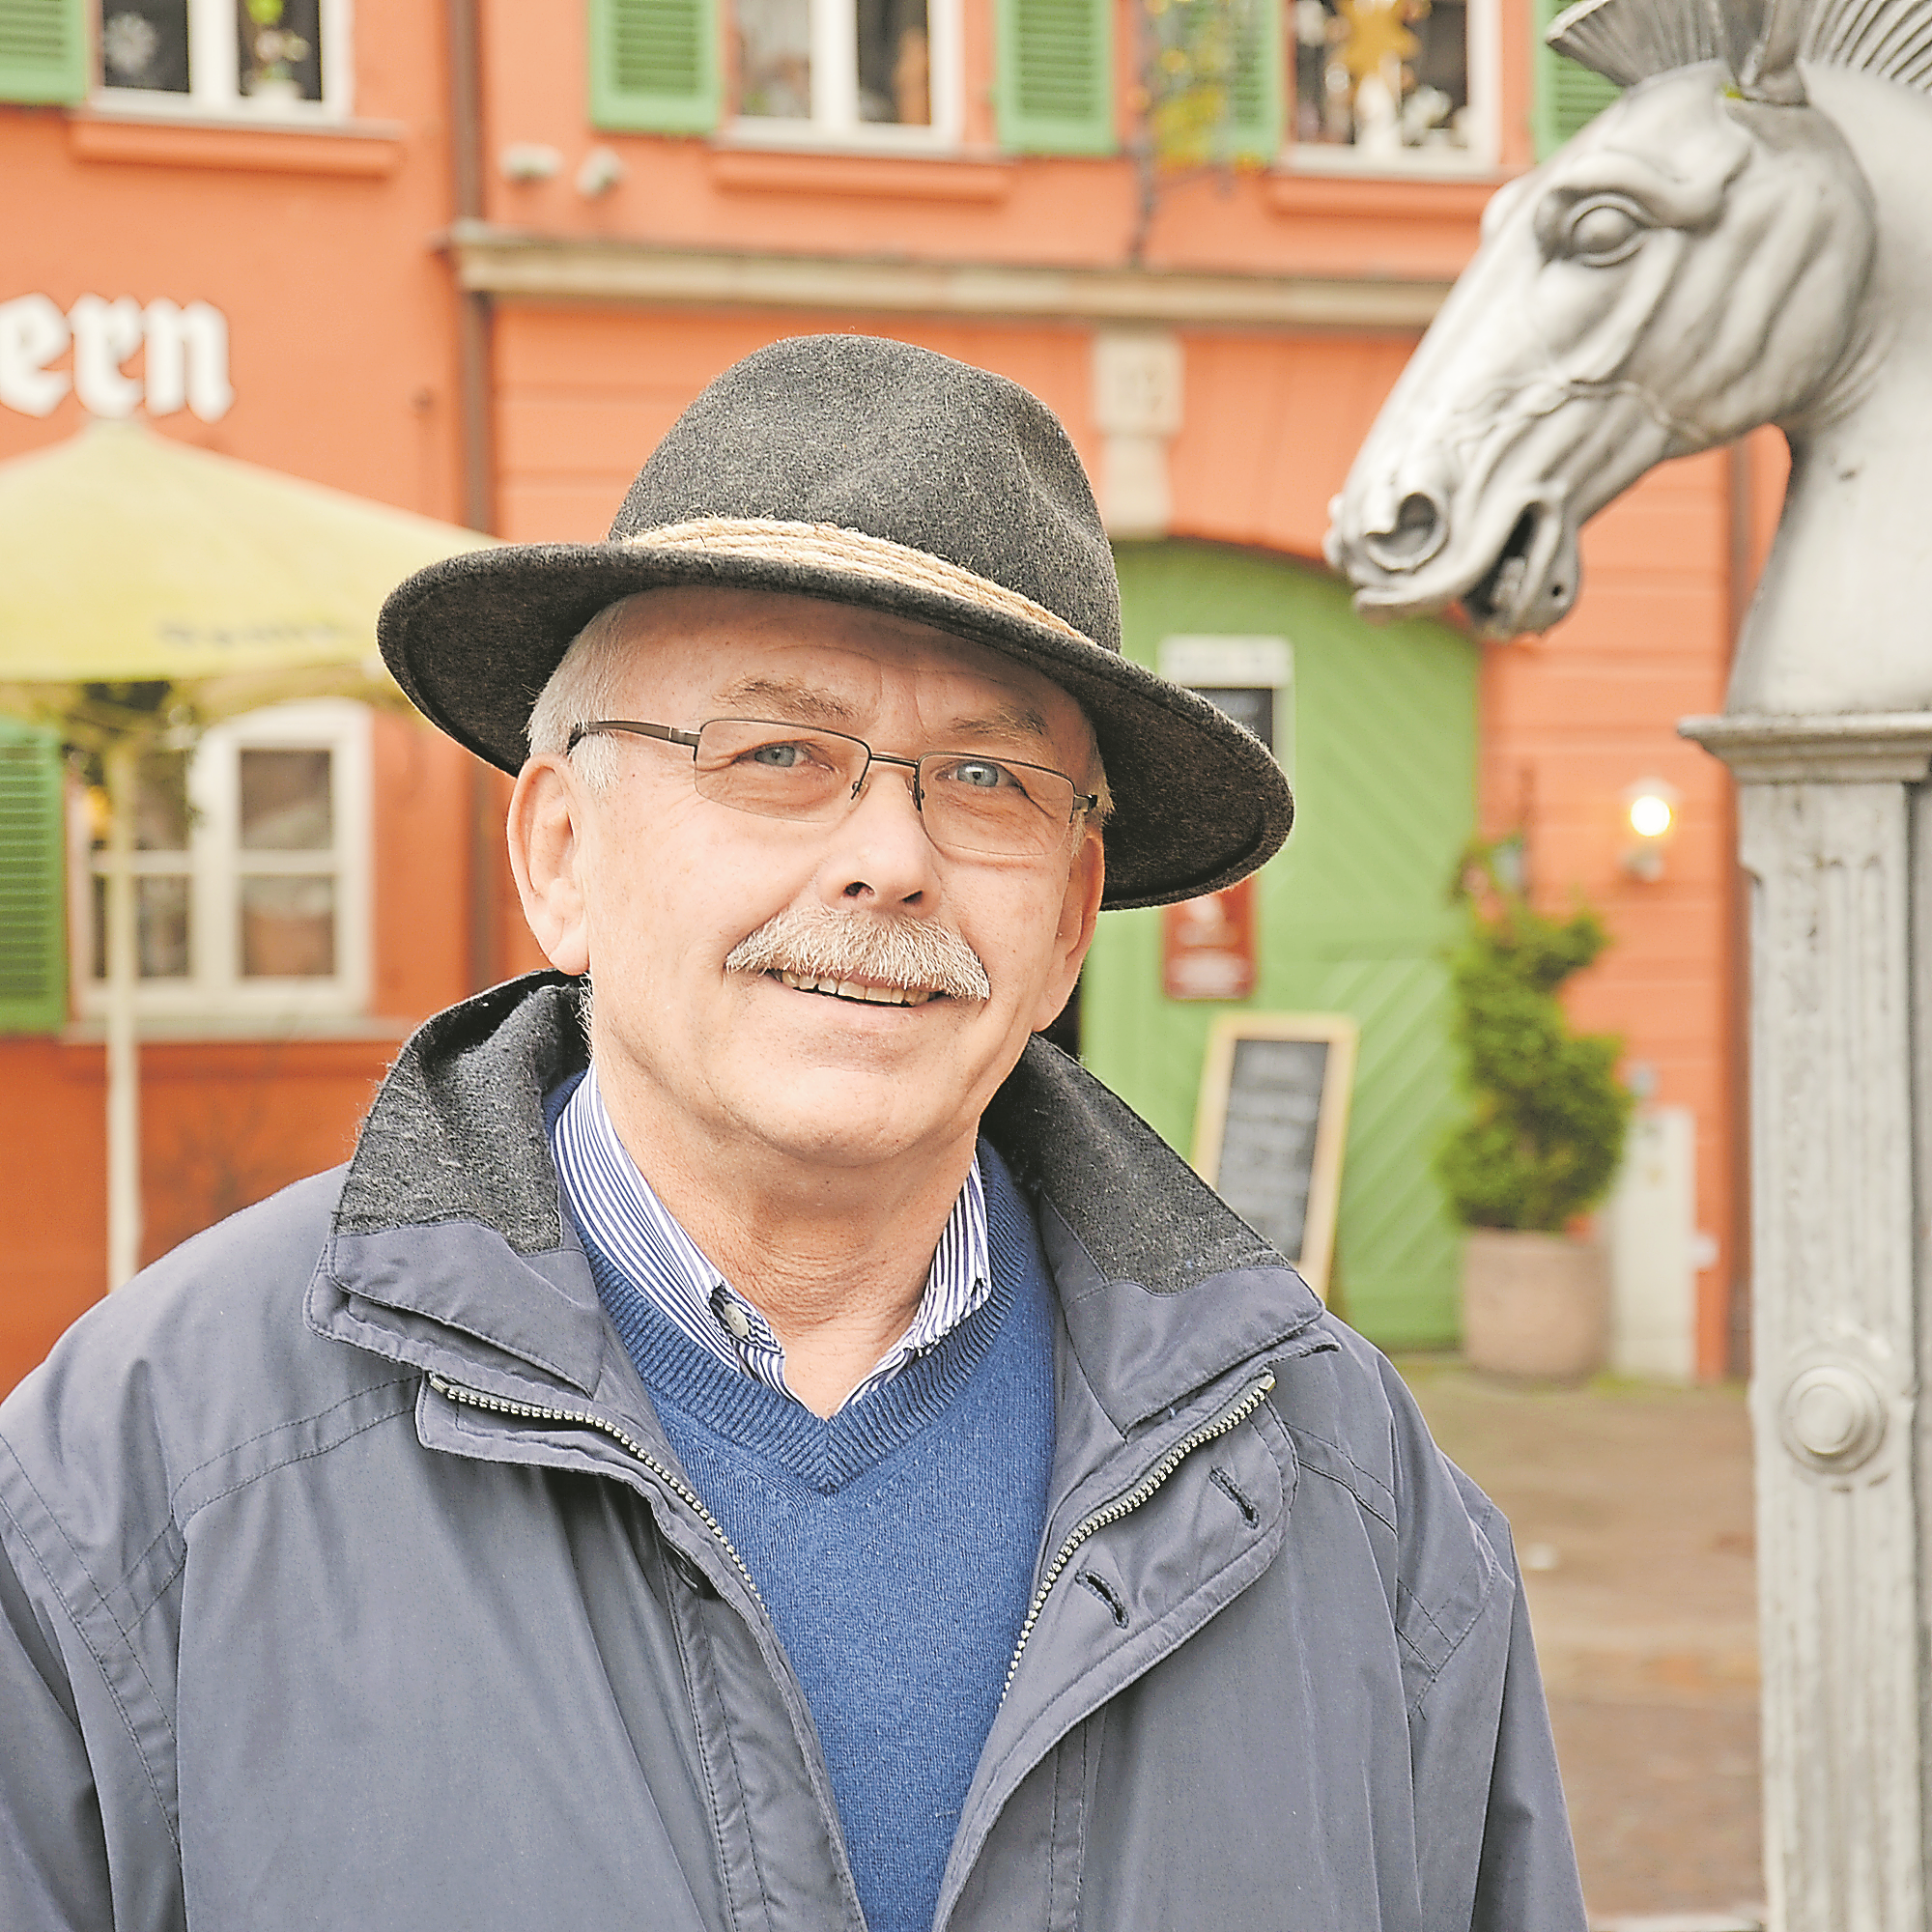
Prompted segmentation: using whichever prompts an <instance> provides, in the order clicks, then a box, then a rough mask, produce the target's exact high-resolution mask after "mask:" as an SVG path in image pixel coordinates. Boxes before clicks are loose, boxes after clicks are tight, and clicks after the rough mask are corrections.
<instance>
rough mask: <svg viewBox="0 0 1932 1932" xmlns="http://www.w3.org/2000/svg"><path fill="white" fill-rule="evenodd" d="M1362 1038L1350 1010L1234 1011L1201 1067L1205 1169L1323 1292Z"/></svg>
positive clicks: (1220, 1025)
mask: <svg viewBox="0 0 1932 1932" xmlns="http://www.w3.org/2000/svg"><path fill="white" fill-rule="evenodd" d="M1355 1038H1356V1027H1355V1022H1354V1021H1353V1020H1352V1019H1351V1018H1350V1016H1349V1015H1348V1014H1347V1013H1229V1014H1226V1015H1224V1016H1223V1017H1222V1018H1221V1019H1219V1020H1217V1021H1216V1022H1215V1023H1214V1030H1213V1032H1212V1033H1211V1034H1210V1035H1209V1036H1208V1058H1207V1061H1206V1063H1205V1065H1203V1067H1202V1070H1201V1106H1200V1110H1199V1112H1198V1113H1197V1115H1196V1117H1195V1122H1196V1124H1195V1132H1194V1166H1195V1170H1196V1171H1197V1172H1198V1173H1199V1174H1200V1176H1201V1178H1202V1179H1204V1180H1206V1181H1207V1182H1208V1185H1209V1186H1210V1187H1212V1188H1213V1189H1214V1190H1215V1191H1216V1192H1217V1193H1218V1194H1219V1195H1220V1196H1221V1198H1222V1200H1224V1201H1225V1202H1226V1203H1227V1204H1228V1206H1229V1207H1230V1208H1233V1209H1234V1210H1235V1212H1236V1213H1237V1214H1238V1215H1239V1216H1240V1217H1241V1219H1242V1220H1244V1221H1245V1222H1246V1223H1247V1224H1248V1226H1249V1227H1251V1228H1252V1229H1254V1231H1255V1232H1256V1234H1258V1235H1260V1236H1262V1237H1263V1238H1264V1240H1266V1241H1268V1242H1269V1243H1270V1244H1271V1245H1272V1246H1274V1247H1275V1248H1277V1249H1279V1250H1280V1252H1281V1253H1282V1254H1284V1255H1286V1256H1287V1257H1288V1259H1289V1260H1290V1261H1292V1262H1293V1264H1294V1265H1295V1267H1296V1268H1297V1269H1298V1270H1299V1271H1300V1273H1301V1275H1302V1278H1303V1279H1304V1280H1305V1281H1306V1282H1307V1283H1308V1285H1309V1287H1311V1288H1312V1289H1314V1291H1315V1292H1316V1293H1317V1294H1322V1295H1325V1294H1326V1293H1327V1290H1328V1268H1329V1264H1330V1262H1331V1260H1332V1258H1333V1256H1334V1252H1335V1208H1336V1203H1337V1201H1338V1199H1339V1198H1340V1195H1341V1191H1342V1150H1343V1147H1344V1145H1345V1144H1346V1142H1347V1140H1348V1135H1349V1095H1350V1090H1351V1088H1352V1086H1353V1082H1354V1074H1355Z"/></svg>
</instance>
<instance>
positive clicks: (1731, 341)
mask: <svg viewBox="0 0 1932 1932" xmlns="http://www.w3.org/2000/svg"><path fill="white" fill-rule="evenodd" d="M1549 38H1550V41H1551V43H1552V44H1554V45H1555V46H1556V47H1558V48H1559V50H1561V51H1562V52H1565V53H1567V54H1569V55H1571V56H1572V57H1573V58H1575V59H1577V60H1579V61H1581V62H1583V63H1584V64H1585V65H1586V66H1589V67H1591V68H1594V69H1595V70H1596V71H1598V72H1600V73H1603V74H1605V75H1606V76H1607V77H1609V78H1610V79H1612V80H1614V81H1616V82H1618V83H1619V84H1620V85H1622V86H1624V87H1626V88H1627V89H1628V90H1629V91H1628V92H1627V93H1626V94H1625V95H1624V96H1623V97H1622V98H1621V99H1619V100H1618V101H1617V102H1616V103H1615V104H1614V105H1613V106H1611V107H1610V108H1608V109H1606V110H1605V112H1604V113H1603V114H1602V115H1601V116H1599V117H1598V119H1597V120H1596V121H1594V122H1593V123H1591V125H1590V126H1589V127H1588V128H1585V129H1584V130H1583V132H1582V133H1580V134H1579V135H1578V136H1577V138H1576V139H1575V140H1574V141H1572V142H1571V143H1570V144H1569V145H1568V146H1567V147H1565V148H1563V149H1562V150H1560V151H1559V152H1558V153H1557V154H1556V155H1555V156H1552V157H1551V158H1550V159H1549V160H1548V161H1547V162H1546V163H1545V164H1544V165H1543V166H1542V167H1540V168H1538V169H1537V170H1536V171H1535V172H1534V173H1532V174H1529V175H1526V176H1524V177H1522V178H1521V179H1520V180H1519V181H1516V182H1512V183H1511V184H1509V185H1507V186H1505V187H1504V188H1503V189H1502V190H1501V191H1500V192H1499V193H1498V194H1497V195H1496V196H1495V197H1494V198H1493V200H1492V202H1491V204H1490V206H1489V209H1488V210H1487V211H1486V213H1485V216H1484V221H1483V242H1482V246H1481V248H1480V249H1479V251H1478V253H1477V255H1476V257H1475V259H1474V261H1473V262H1472V263H1471V264H1470V266H1469V268H1468V269H1467V270H1465V271H1464V273H1463V277H1462V279H1461V280H1460V281H1459V282H1458V284H1457V286H1456V288H1455V290H1454V292H1453V293H1452V295H1451V296H1450V298H1449V300H1448V301H1447V303H1445V305H1444V306H1443V309H1442V311H1441V313H1440V314H1439V315H1438V316H1437V317H1436V319H1435V324H1434V325H1433V326H1432V327H1431V328H1430V330H1429V333H1428V335H1427V336H1426V337H1425V338H1424V340H1423V342H1422V345H1421V347H1420V348H1419V349H1418V350H1417V352H1416V354H1415V356H1414V358H1413V359H1412V360H1411V361H1410V363H1409V365H1408V367H1407V368H1406V370H1405V371H1404V373H1403V376H1402V379H1401V381H1400V382H1399V383H1398V384H1397V385H1396V388H1395V390H1394V391H1393V393H1392V394H1391V395H1390V397H1389V400H1388V402H1387V403H1386V405H1385V406H1384V407H1383V410H1382V412H1381V414H1380V416H1379V417H1378V419H1377V422H1376V424H1375V427H1374V429H1373V430H1372V431H1371V433H1370V435H1369V438H1368V440H1367V441H1366V442H1365V443H1364V444H1363V446H1362V450H1361V453H1360V454H1359V456H1358V457H1357V458H1356V461H1355V464H1354V468H1353V469H1352V470H1351V471H1350V476H1349V480H1348V484H1347V487H1346V488H1345V490H1344V491H1343V493H1342V495H1341V496H1340V497H1337V498H1336V499H1335V502H1334V503H1333V505H1332V506H1331V516H1332V519H1333V525H1332V527H1331V529H1330V531H1329V534H1328V541H1327V554H1328V558H1329V561H1330V562H1331V563H1332V564H1334V565H1335V566H1336V567H1338V568H1339V569H1342V570H1344V571H1346V572H1347V573H1348V575H1349V576H1350V578H1351V579H1352V580H1353V582H1354V584H1355V587H1356V599H1355V601H1356V605H1357V608H1358V609H1360V610H1362V611H1365V612H1377V611H1381V612H1388V613H1391V614H1393V613H1399V612H1407V611H1429V610H1438V609H1440V608H1442V607H1443V606H1444V605H1446V604H1449V603H1452V602H1457V601H1460V602H1461V603H1462V605H1463V609H1464V611H1466V612H1467V613H1468V615H1469V617H1470V618H1471V620H1472V621H1473V622H1474V623H1475V624H1476V626H1477V627H1478V628H1479V629H1480V630H1481V631H1483V632H1485V633H1486V634H1488V635H1490V636H1493V637H1511V636H1515V635H1517V634H1519V633H1520V632H1524V631H1541V630H1545V629H1547V628H1548V626H1549V625H1551V624H1553V623H1555V622H1556V621H1557V620H1558V619H1559V618H1561V617H1562V616H1564V615H1565V614H1566V613H1567V612H1568V611H1569V610H1570V609H1571V607H1572V605H1573V604H1574V603H1575V601H1576V598H1577V591H1578V588H1579V575H1580V573H1579V568H1578V557H1577V532H1578V530H1579V529H1580V527H1581V526H1582V525H1583V523H1584V522H1585V521H1586V520H1587V519H1588V518H1589V517H1591V516H1593V515H1594V514H1595V513H1596V512H1597V511H1598V510H1600V509H1602V508H1603V507H1604V506H1605V504H1606V503H1608V502H1610V501H1611V500H1612V499H1613V498H1614V497H1617V496H1618V495H1619V494H1620V493H1621V492H1623V491H1624V490H1626V489H1628V488H1629V487H1630V486H1631V484H1633V483H1634V482H1635V481H1636V479H1637V478H1638V477H1639V476H1641V475H1642V474H1643V473H1644V472H1645V471H1646V470H1648V469H1651V468H1653V467H1654V466H1655V465H1657V464H1659V463H1662V462H1664V461H1666V460H1667V459H1669V458H1671V457H1676V456H1686V455H1690V454H1692V453H1694V452H1696V451H1699V450H1705V449H1710V448H1713V447H1716V446H1717V445H1719V444H1720V443H1724V442H1727V441H1730V440H1733V439H1734V438H1736V437H1739V436H1742V435H1744V434H1745V433H1746V432H1747V431H1749V430H1751V429H1754V428H1756V427H1757V426H1758V425H1759V424H1761V423H1776V424H1777V425H1779V426H1780V427H1781V428H1782V429H1783V430H1784V431H1785V434H1786V436H1787V437H1788V438H1789V439H1790V441H1791V444H1792V451H1793V471H1792V482H1791V488H1790V494H1789V496H1788V497H1787V500H1786V508H1785V515H1784V520H1783V523H1782V525H1781V526H1780V529H1779V537H1778V543H1777V546H1776V551H1775V552H1774V554H1773V557H1772V560H1771V564H1770V566H1769V567H1768V569H1767V571H1766V574H1765V579H1764V582H1763V583H1762V584H1761V586H1760V589H1759V595H1758V600H1757V603H1756V605H1755V606H1754V607H1753V610H1752V612H1751V616H1750V619H1749V621H1748V622H1747V627H1746V634H1745V637H1744V639H1743V640H1742V642H1741V645H1740V649H1739V655H1738V659H1737V666H1736V669H1735V670H1734V672H1733V678H1732V689H1731V699H1730V702H1731V707H1732V709H1734V710H1751V711H1852V710H1896V709H1918V708H1922V707H1925V706H1928V705H1932V647H1928V646H1927V645H1926V644H1923V643H1921V642H1920V638H1921V636H1922V635H1923V627H1924V625H1925V621H1926V616H1925V613H1926V611H1928V609H1932V534H1928V530H1932V515H1928V513H1927V511H1926V510H1925V508H1924V507H1923V503H1924V499H1925V481H1926V478H1927V475H1928V472H1932V191H1928V188H1927V185H1926V184H1927V183H1928V182H1932V100H1928V99H1927V96H1926V90H1927V89H1928V87H1932V0H1816V4H1815V5H1811V6H1808V7H1807V6H1806V5H1805V4H1804V0H1748V3H1747V4H1743V5H1740V4H1735V0H1733V3H1732V4H1725V0H1582V4H1581V5H1578V6H1575V7H1572V8H1571V9H1570V10H1569V12H1567V13H1566V14H1562V15H1561V16H1560V17H1559V18H1558V19H1557V20H1556V22H1555V23H1554V25H1553V26H1552V27H1551V29H1550V35H1549Z"/></svg>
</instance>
